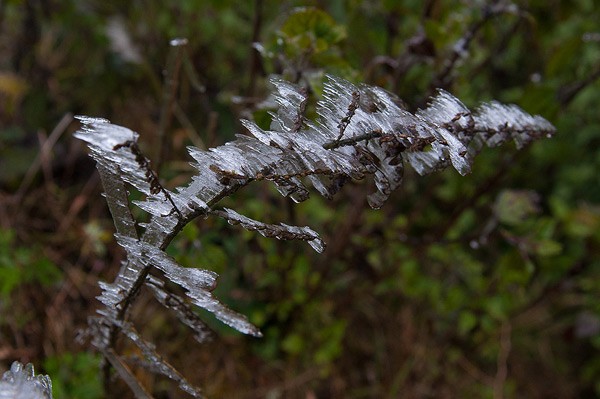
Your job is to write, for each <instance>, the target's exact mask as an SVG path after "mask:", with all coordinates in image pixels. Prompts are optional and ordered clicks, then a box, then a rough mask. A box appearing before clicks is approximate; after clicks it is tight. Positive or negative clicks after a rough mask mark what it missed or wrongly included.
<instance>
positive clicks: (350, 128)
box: [76, 76, 555, 395]
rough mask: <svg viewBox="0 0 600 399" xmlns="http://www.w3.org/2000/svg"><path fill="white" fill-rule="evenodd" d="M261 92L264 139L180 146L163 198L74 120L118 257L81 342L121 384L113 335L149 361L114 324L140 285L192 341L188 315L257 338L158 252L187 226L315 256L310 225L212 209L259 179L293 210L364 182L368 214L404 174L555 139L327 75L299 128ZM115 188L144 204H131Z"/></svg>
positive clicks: (505, 111)
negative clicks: (212, 223) (185, 153)
mask: <svg viewBox="0 0 600 399" xmlns="http://www.w3.org/2000/svg"><path fill="white" fill-rule="evenodd" d="M272 83H273V85H274V88H275V93H274V94H275V100H276V103H277V104H278V108H277V110H275V111H274V112H272V114H271V115H272V116H273V121H272V123H271V126H270V129H268V130H265V129H262V128H260V127H259V126H258V125H257V124H255V123H254V122H252V121H248V120H246V121H243V124H244V126H245V127H246V128H247V130H248V132H249V134H250V135H238V136H237V138H236V140H235V141H232V142H229V143H226V144H225V145H222V146H219V147H216V148H211V149H209V150H201V149H198V148H190V149H189V153H190V155H191V156H192V158H193V159H194V160H195V163H194V164H193V165H194V166H195V168H196V169H197V171H198V173H197V174H196V175H195V176H194V177H193V178H192V180H191V182H190V183H189V184H188V185H187V186H185V187H180V188H177V189H175V190H174V191H169V190H167V189H166V188H164V187H163V186H162V185H161V183H160V180H159V177H158V175H157V174H156V173H155V172H154V171H153V170H152V168H151V162H150V160H149V159H148V158H146V157H145V156H144V154H143V153H142V151H141V150H140V148H139V147H138V144H137V140H138V135H137V134H136V133H134V132H132V131H130V130H128V129H126V128H124V127H120V126H117V125H113V124H111V123H110V122H108V121H106V120H103V119H95V118H88V117H79V119H80V121H81V122H82V124H83V128H82V129H81V130H80V131H79V132H77V134H76V137H78V138H80V139H82V140H84V141H86V142H87V143H88V146H89V148H90V150H91V155H92V157H93V158H94V159H95V160H96V162H97V165H98V170H99V172H100V175H101V177H102V183H103V185H104V189H105V191H106V199H107V202H108V205H109V208H110V211H111V213H112V216H113V219H114V222H115V226H116V230H117V234H116V237H117V241H118V243H119V244H120V245H121V246H122V247H123V248H124V249H125V250H126V252H127V260H126V261H124V262H123V266H122V268H121V271H120V272H119V275H118V276H117V278H116V279H115V281H114V282H113V283H101V288H102V294H101V295H100V296H99V300H100V301H101V302H102V303H103V304H104V305H105V307H104V308H102V309H100V310H99V312H98V313H99V316H98V317H94V318H91V319H90V332H91V335H92V336H93V339H92V343H93V344H94V345H95V346H96V347H98V348H99V350H100V351H101V352H102V353H104V354H105V356H107V359H108V360H109V362H110V363H111V364H113V366H114V367H116V368H118V369H120V370H121V371H122V373H123V375H124V378H128V377H127V376H128V372H127V369H126V367H125V365H124V363H123V362H122V359H121V358H120V357H119V356H118V355H117V354H116V351H115V349H114V345H115V341H116V340H115V336H116V334H118V333H119V332H122V333H124V334H125V335H127V336H129V338H130V339H132V340H133V341H134V342H136V344H138V345H139V346H140V348H142V350H143V351H144V353H145V355H146V356H147V357H149V358H151V359H154V355H153V353H154V352H151V351H149V349H148V348H149V347H147V346H146V343H145V341H143V340H141V337H140V336H139V334H137V332H135V330H133V327H132V326H130V325H127V328H125V326H126V324H124V323H125V318H126V315H127V311H128V309H129V308H130V307H131V306H132V304H133V303H134V301H135V298H136V294H137V293H138V291H139V290H140V289H141V288H142V287H143V286H144V285H146V286H148V287H149V288H150V290H151V291H152V292H153V293H154V295H155V297H156V298H157V300H158V301H159V302H160V303H161V304H163V305H164V306H165V307H167V308H168V309H169V310H170V311H172V312H174V313H175V315H176V316H177V317H178V318H179V319H180V320H181V321H182V322H183V323H184V324H186V325H188V326H189V327H190V328H192V330H194V333H195V336H196V338H197V339H198V340H199V341H203V340H205V339H206V337H207V336H208V334H209V330H208V328H206V326H205V325H204V323H203V322H202V320H200V318H199V316H197V315H196V314H195V313H194V312H193V310H192V307H191V305H195V306H198V307H201V308H204V309H206V310H208V311H209V312H211V313H213V314H214V315H215V317H216V318H217V319H218V320H220V321H221V322H223V323H225V324H227V325H229V326H231V327H232V328H234V329H236V330H238V331H240V332H242V333H245V334H249V335H254V336H260V335H261V333H260V331H259V330H258V328H256V327H255V326H253V325H252V324H251V323H250V322H249V321H248V319H247V318H246V317H245V316H243V315H240V314H238V313H236V312H235V311H233V310H231V309H229V308H227V307H226V306H225V305H223V304H222V303H221V302H220V301H219V300H218V299H217V298H216V297H215V296H214V295H213V293H212V291H213V289H214V288H215V286H216V284H217V277H218V276H217V275H216V273H214V272H211V271H208V270H203V269H201V267H203V266H205V265H187V266H192V267H183V266H181V265H179V264H177V262H176V261H175V260H174V259H173V258H171V257H170V256H168V255H167V254H166V252H165V249H166V248H167V246H168V245H169V243H170V242H171V240H172V239H173V238H174V237H175V236H176V235H177V233H178V232H179V231H181V229H182V228H183V227H184V226H185V224H187V223H188V222H190V221H191V220H193V219H194V218H196V217H198V216H218V217H221V218H224V219H226V220H227V221H228V222H229V223H231V224H239V225H241V226H242V227H244V228H246V229H248V230H251V231H257V232H258V233H260V234H262V235H263V236H266V237H274V238H278V239H286V240H288V239H295V240H304V241H307V242H308V243H309V244H310V245H311V246H312V247H313V248H314V249H315V250H317V251H318V252H321V251H323V249H324V243H323V241H322V240H321V238H320V237H319V236H318V234H317V233H316V232H315V231H313V230H312V229H310V228H309V227H298V226H290V225H287V224H284V223H279V224H269V223H264V222H261V221H257V220H253V219H250V218H248V217H246V216H243V215H241V214H239V213H237V212H235V211H234V210H231V209H216V208H215V207H216V206H217V204H218V203H219V202H220V201H221V200H222V199H224V198H226V197H228V196H230V195H232V194H233V193H234V192H236V191H237V190H239V189H241V188H243V187H245V186H246V185H249V184H251V183H253V182H255V181H264V180H267V181H270V182H272V183H273V184H274V185H275V186H276V188H277V190H278V191H279V192H280V193H281V194H282V195H284V196H288V197H290V198H292V199H293V200H295V201H304V200H306V199H307V198H308V197H309V188H308V187H307V185H308V183H310V185H312V186H313V187H314V189H316V190H317V191H318V192H319V193H320V194H322V195H323V196H325V197H327V198H330V197H332V196H333V195H334V194H335V193H336V192H337V191H338V190H339V189H340V188H341V187H343V186H344V185H345V184H346V183H348V182H349V181H351V180H356V179H363V178H366V177H369V176H372V178H373V181H374V185H375V192H373V193H372V194H370V195H369V196H368V201H369V204H370V206H371V207H373V208H379V207H381V206H382V205H383V203H384V202H385V201H386V200H387V199H388V197H389V196H390V194H391V193H392V192H393V191H394V190H396V189H397V188H398V187H400V185H401V183H402V179H403V174H404V168H405V166H406V165H410V166H411V167H412V168H413V169H414V170H415V171H416V172H418V173H419V174H422V175H423V174H427V173H431V172H434V171H438V170H442V169H444V168H446V167H449V166H452V167H453V168H454V169H456V170H457V171H458V173H460V174H461V175H465V174H467V173H469V172H470V170H471V166H472V164H473V159H474V157H475V156H476V155H477V154H478V153H479V152H480V151H481V149H482V148H483V146H484V145H487V146H490V147H495V146H497V145H499V144H502V143H504V142H506V141H509V140H512V141H514V142H515V143H516V147H517V148H518V149H520V148H522V147H523V146H525V145H527V144H528V143H530V142H531V141H533V140H536V139H539V138H542V137H550V136H551V135H553V134H554V131H555V129H554V127H553V126H552V125H551V124H550V123H549V122H548V121H547V120H545V119H544V118H542V117H540V116H532V115H529V114H527V113H526V112H525V111H523V110H522V109H520V108H518V107H517V106H514V105H503V104H499V103H497V102H491V103H486V104H482V105H481V106H479V107H478V108H476V109H475V110H474V111H471V110H469V109H468V108H467V107H466V106H465V105H464V104H463V103H462V102H461V101H460V100H458V99H457V98H456V97H454V96H453V95H451V94H450V93H448V92H446V91H443V90H439V91H438V93H437V95H436V96H435V97H433V98H432V99H431V100H430V102H429V104H428V105H427V106H426V107H425V108H424V109H421V110H418V111H417V112H415V113H411V112H409V111H407V110H406V109H404V108H402V107H401V106H400V105H399V104H401V101H400V100H399V99H398V98H396V97H395V96H394V95H393V94H391V93H389V92H386V91H385V90H383V89H381V88H379V87H374V86H368V85H364V84H360V85H355V84H352V83H350V82H348V81H346V80H343V79H340V78H336V77H333V76H329V77H328V78H327V82H326V83H325V86H324V91H323V99H322V100H321V101H319V102H318V103H317V108H316V111H317V114H318V117H317V118H316V119H315V120H310V119H308V118H307V117H306V115H305V114H306V112H305V111H306V107H307V102H308V98H307V91H306V90H304V89H303V88H301V87H299V86H296V85H293V84H291V83H289V82H286V81H283V80H281V79H272ZM126 185H129V186H132V187H133V188H135V189H137V190H138V191H139V192H141V193H142V194H143V195H145V198H144V199H142V200H137V201H131V202H130V201H129V200H128V193H127V189H126V187H127V186H126ZM130 203H132V204H134V205H136V206H138V207H139V208H141V209H142V210H144V211H146V212H148V213H149V214H150V215H151V219H150V221H149V222H148V223H145V224H141V223H137V222H136V221H135V220H134V218H133V216H132V213H131V211H130V208H129V207H130ZM138 232H140V233H138ZM142 232H143V233H142ZM196 266H199V267H200V268H195V267H196ZM151 271H156V272H155V273H152V274H150V273H151ZM165 281H169V282H171V283H175V284H177V285H179V286H180V287H181V288H183V290H184V291H185V294H186V296H187V298H186V297H183V296H179V295H176V294H174V293H171V292H169V291H168V288H167V284H165V283H164V282H165ZM146 349H148V350H146ZM152 350H153V349H152ZM156 359H159V360H160V358H159V357H156ZM157 367H163V369H162V371H161V372H162V373H163V374H165V375H168V376H169V377H171V376H175V377H174V378H175V380H177V381H178V382H179V383H180V386H181V387H182V389H184V390H186V391H188V392H191V391H190V389H191V388H190V387H189V386H188V385H186V384H187V383H186V382H185V380H183V377H181V376H180V375H178V374H177V375H175V374H173V373H172V370H171V368H170V366H168V364H167V363H166V362H162V363H160V364H158V365H157ZM132 389H133V388H132ZM135 389H138V388H137V387H136V388H135ZM140 392H141V391H140ZM140 395H142V394H141V393H140ZM198 395H199V391H198Z"/></svg>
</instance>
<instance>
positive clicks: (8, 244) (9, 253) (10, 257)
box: [0, 229, 62, 312]
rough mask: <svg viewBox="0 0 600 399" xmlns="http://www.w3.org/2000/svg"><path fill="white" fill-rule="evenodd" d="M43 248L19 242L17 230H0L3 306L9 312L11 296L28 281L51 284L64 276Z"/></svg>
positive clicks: (29, 282) (1, 302)
mask: <svg viewBox="0 0 600 399" xmlns="http://www.w3.org/2000/svg"><path fill="white" fill-rule="evenodd" d="M42 252H43V250H42V249H41V248H39V247H27V246H24V245H16V243H15V236H14V232H13V231H11V230H2V229H0V300H1V301H0V305H1V307H2V309H3V311H4V312H5V311H7V310H8V309H9V308H10V306H11V304H10V302H11V295H12V294H13V292H14V291H15V290H16V289H18V288H19V287H21V286H24V285H28V284H41V285H50V284H55V283H57V282H58V281H60V280H61V279H62V273H61V271H60V269H59V268H58V267H56V265H54V264H53V263H52V262H51V261H50V260H49V259H48V258H46V257H45V256H44V255H43V254H42Z"/></svg>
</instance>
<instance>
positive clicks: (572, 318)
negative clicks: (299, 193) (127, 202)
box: [0, 0, 600, 399]
mask: <svg viewBox="0 0 600 399" xmlns="http://www.w3.org/2000/svg"><path fill="white" fill-rule="evenodd" d="M598 21H600V6H599V5H598V3H597V2H596V1H593V0H569V1H566V0H565V1H561V0H550V1H547V0H544V1H542V0H529V1H514V2H508V1H478V0H462V1H458V0H456V1H451V0H428V1H408V0H406V1H359V0H334V1H312V2H311V1H306V2H298V1H272V0H254V1H248V2H238V1H231V0H218V1H216V0H185V1H162V2H158V1H144V0H132V1H129V2H117V1H94V0H61V1H56V0H6V1H2V2H1V3H0V54H2V57H0V370H6V369H8V368H9V367H10V364H11V363H12V361H14V360H20V361H23V362H32V363H33V364H34V365H35V366H36V370H37V371H39V372H42V373H47V374H49V375H50V376H51V378H52V381H53V384H54V393H55V397H56V398H90V399H93V398H102V397H104V396H105V394H104V393H103V390H102V381H101V379H100V374H99V371H98V370H99V369H98V365H99V363H100V360H101V359H100V357H99V356H98V355H97V354H95V353H94V352H93V351H92V350H91V349H90V346H89V345H88V344H86V343H85V342H83V343H78V342H76V340H75V337H76V335H77V333H78V331H79V330H80V329H82V328H85V326H86V318H87V317H88V316H90V315H92V314H93V313H94V310H95V309H96V308H97V306H98V303H97V302H96V300H95V296H96V295H98V294H99V288H98V286H97V282H98V281H99V280H103V281H112V279H113V278H114V276H115V274H116V273H117V271H118V268H119V262H120V261H121V260H122V258H123V251H122V250H121V249H120V248H119V247H118V246H117V245H116V243H115V242H114V240H113V237H112V234H113V231H114V230H113V225H112V220H111V218H110V215H109V212H108V209H107V207H106V205H105V203H104V200H103V198H102V197H101V192H102V187H101V185H100V181H99V178H98V176H97V174H96V172H95V169H94V164H93V162H92V161H91V160H90V159H89V158H88V157H87V155H86V150H85V148H84V146H83V144H82V143H81V142H79V141H78V140H76V139H74V138H73V136H72V134H73V132H74V131H75V130H76V129H77V128H78V123H77V122H76V121H74V119H73V115H76V114H84V115H90V116H100V117H105V118H108V119H110V120H111V121H112V122H114V123H118V124H122V125H124V126H127V127H129V128H131V129H133V130H135V131H137V132H139V133H140V134H141V139H140V146H141V148H142V150H143V151H144V152H145V153H146V155H147V156H148V157H149V158H151V159H152V160H153V162H154V163H153V164H154V165H155V166H156V168H157V169H159V170H160V176H161V181H162V183H163V184H164V185H165V186H166V187H169V188H173V187H176V186H179V185H183V184H185V183H186V182H187V181H188V180H189V179H190V176H191V175H192V173H193V171H192V170H191V167H190V166H189V164H188V162H189V161H190V158H189V157H188V156H187V153H186V150H185V147H186V146H188V145H194V146H198V147H202V148H208V147H212V146H216V145H220V144H223V143H225V142H227V141H229V140H232V139H233V138H234V134H236V133H243V128H242V127H241V125H240V124H239V122H238V120H239V118H241V117H244V118H253V119H255V120H256V121H257V122H258V123H260V124H263V125H265V126H268V113H267V111H268V107H269V101H268V95H269V90H270V87H269V84H268V76H269V75H271V74H278V75H282V76H284V77H285V78H286V79H289V80H291V81H294V82H298V83H300V84H302V85H304V86H306V87H307V88H308V89H309V91H310V93H311V95H313V96H314V98H318V97H319V95H320V94H321V89H322V84H323V79H324V76H325V74H326V73H331V74H335V75H338V76H341V77H344V78H346V79H349V80H351V81H354V82H365V83H369V84H375V85H379V86H382V87H384V88H386V89H387V90H389V91H391V92H394V93H396V94H397V95H398V96H400V97H401V98H402V100H404V101H405V103H406V105H407V107H408V108H409V109H411V110H413V111H414V110H415V109H417V108H418V107H420V106H421V107H422V106H424V104H426V101H427V97H428V96H429V95H430V94H432V93H434V90H435V88H436V87H443V88H445V89H447V90H449V91H450V92H452V93H453V94H454V95H456V96H457V97H458V98H460V99H461V100H462V101H463V102H464V103H465V104H466V105H467V106H469V107H475V106H477V104H478V103H480V102H482V101H489V100H492V99H496V100H498V101H501V102H507V103H515V104H518V105H519V106H521V107H522V108H523V109H525V110H526V111H527V112H530V113H533V114H540V115H542V116H544V117H545V118H547V119H548V120H550V121H551V122H552V123H553V124H554V125H555V126H556V127H557V134H556V136H555V137H554V138H552V139H547V140H542V141H539V142H536V143H533V144H532V145H530V146H528V147H527V148H525V149H523V150H521V151H517V150H516V149H515V148H514V145H506V146H504V147H501V148H494V149H486V150H484V151H483V153H482V154H481V155H480V156H479V158H478V159H477V161H476V162H475V165H474V167H473V173H472V174H471V175H469V176H466V177H461V176H459V175H458V174H457V173H456V172H454V171H452V170H448V171H444V172H441V173H436V174H432V175H430V176H424V177H421V176H418V175H416V174H415V173H414V172H412V171H410V170H407V172H406V176H405V183H404V186H403V187H402V188H401V189H400V190H399V191H398V192H396V193H395V194H394V195H393V196H392V198H391V199H390V200H389V201H388V203H387V204H386V206H385V207H384V208H383V209H380V210H377V211H373V210H370V209H368V206H367V203H366V195H367V194H368V192H370V190H371V187H369V185H368V184H367V183H364V182H356V183H355V184H352V185H349V186H348V187H346V188H345V189H344V190H343V192H342V193H340V194H339V195H338V196H337V198H335V199H334V200H333V201H327V200H324V199H322V198H320V197H319V196H318V195H317V193H313V195H312V196H311V198H310V199H309V200H308V201H306V202H305V203H302V204H299V205H295V204H293V203H291V202H289V201H288V200H286V199H284V198H281V197H279V196H278V194H277V193H276V192H275V190H273V189H272V188H271V187H269V186H268V185H266V184H265V185H261V184H256V185H254V186H250V187H248V188H246V189H245V190H243V191H241V192H239V193H237V194H235V196H233V197H231V198H229V199H227V200H226V202H225V205H227V206H228V207H231V208H233V209H236V210H237V211H238V212H240V213H243V214H245V215H248V216H250V217H254V218H257V219H260V220H266V221H271V222H285V223H289V224H298V225H309V226H311V227H312V228H313V229H315V230H316V231H318V232H319V233H321V234H322V235H323V237H324V238H325V240H326V241H327V243H328V248H327V250H326V251H325V252H324V254H322V255H318V254H315V253H313V251H312V250H311V249H310V248H309V247H308V246H307V245H305V244H303V243H293V242H279V241H276V240H271V239H265V238H262V237H260V236H258V235H256V234H253V233H249V232H246V231H242V230H240V229H238V228H236V227H233V226H228V225H227V224H226V223H224V222H219V221H217V220H212V219H207V220H199V221H197V222H196V223H192V224H190V225H188V226H187V227H186V228H185V229H184V230H183V231H182V233H181V234H180V235H179V236H178V237H177V238H176V240H175V241H174V243H173V244H172V245H171V247H170V248H169V253H170V254H171V255H173V256H175V257H176V258H177V259H178V260H179V261H180V262H182V263H183V264H185V265H187V266H191V267H203V268H209V269H211V270H214V271H217V272H218V273H219V274H220V275H221V278H220V285H219V287H218V288H217V290H216V293H217V295H218V296H219V297H220V298H221V299H222V300H223V301H224V302H225V303H227V304H228V305H229V306H231V307H232V308H234V309H236V310H238V311H240V312H242V313H244V314H246V315H248V317H249V318H250V319H251V320H252V321H253V322H254V323H255V324H256V325H258V326H259V327H260V328H261V330H262V331H263V333H264V338H262V339H254V338H249V337H246V336H242V335H240V334H237V333H235V332H234V331H232V330H230V329H228V328H226V327H223V326H221V325H219V324H218V323H217V322H214V321H211V319H210V317H208V321H209V323H210V324H211V326H212V327H213V328H214V329H215V331H216V333H217V334H216V337H215V339H214V340H213V342H211V343H206V344H203V345H199V344H196V343H194V342H193V340H192V337H191V334H190V332H189V331H187V330H186V328H185V327H184V326H182V325H179V324H178V323H177V321H176V319H174V318H173V316H172V315H170V314H168V313H167V312H165V311H164V310H163V309H161V307H160V305H159V304H157V303H155V302H153V300H152V299H151V297H150V296H145V295H144V294H142V295H141V296H140V298H139V300H138V303H137V305H136V306H135V307H134V309H133V312H132V319H133V320H134V321H135V322H136V324H137V325H138V326H139V329H140V330H141V331H142V333H143V335H144V336H145V337H146V338H147V339H149V340H152V341H153V342H155V343H156V345H157V347H158V350H159V352H161V353H162V354H164V356H165V358H167V359H168V360H169V361H170V362H171V363H172V364H173V365H175V366H177V367H178V369H179V370H180V371H181V372H182V373H183V374H184V375H185V376H186V377H187V378H188V379H189V380H190V381H192V382H193V383H195V384H197V385H199V386H201V387H203V389H204V391H205V392H206V394H207V396H209V397H214V398H306V399H309V398H457V397H460V398H503V397H506V398H510V397H515V398H516V397H518V398H595V397H599V396H600V356H599V355H600V300H599V298H600V278H599V277H600V276H599V274H600V256H599V255H600V248H599V244H600V184H599V183H600V173H599V170H600V151H599V148H600V114H599V113H598V107H599V104H600V83H599V77H600V26H599V25H598ZM177 37H184V38H187V40H188V44H187V46H185V47H184V48H182V49H180V50H181V51H180V52H179V53H178V52H177V51H174V50H173V49H172V48H170V46H169V41H170V40H171V39H173V38H177ZM178 51H179V50H178ZM169 81H172V82H175V84H171V85H170V86H169V83H168V82H169ZM169 87H170V88H172V89H173V90H172V91H169ZM170 94H172V95H170ZM170 98H171V99H170ZM310 112H313V113H314V110H313V111H311V110H310V109H309V113H310ZM139 216H140V217H143V215H141V212H140V213H139ZM132 367H133V368H134V369H135V365H132ZM135 370H136V375H137V376H138V378H139V379H140V380H142V381H143V383H144V385H145V386H147V387H149V389H150V390H151V391H152V392H153V393H154V395H155V396H156V397H157V398H180V397H181V398H184V397H187V396H186V395H185V394H184V393H182V392H179V391H177V388H176V386H175V385H174V384H172V383H171V382H169V381H167V380H164V379H160V378H156V377H153V376H152V375H151V374H150V373H148V372H147V371H144V370H141V369H140V370H137V369H135ZM112 384H113V389H114V391H113V392H119V393H118V395H117V394H116V393H113V395H117V396H114V397H123V398H126V397H130V396H131V394H130V393H129V392H128V391H127V388H126V387H125V386H124V384H123V383H122V382H119V381H118V380H115V381H114V382H113V383H112Z"/></svg>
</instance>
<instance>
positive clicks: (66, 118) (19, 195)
mask: <svg viewBox="0 0 600 399" xmlns="http://www.w3.org/2000/svg"><path fill="white" fill-rule="evenodd" d="M71 122H73V114H71V113H70V112H68V113H66V114H64V115H63V117H62V118H61V119H60V121H59V122H58V124H57V125H56V126H55V127H54V129H53V130H52V132H51V133H50V135H49V136H48V139H47V140H46V141H44V143H43V144H42V146H41V148H40V152H39V153H38V155H37V156H36V157H35V159H34V160H33V162H32V163H31V166H30V167H29V169H28V170H27V173H26V174H25V176H24V177H23V181H22V182H21V185H20V186H19V189H18V190H17V192H16V193H15V195H14V197H13V201H14V203H19V202H21V200H22V199H23V195H25V193H26V192H27V190H28V189H29V187H30V186H31V183H32V182H33V178H34V177H35V175H36V174H37V173H38V172H39V170H40V168H41V167H42V161H43V160H45V159H48V157H49V156H50V153H51V151H52V148H54V145H55V144H56V143H57V142H58V139H59V138H60V137H61V136H62V135H63V133H64V132H65V131H66V130H67V128H68V127H69V125H70V124H71Z"/></svg>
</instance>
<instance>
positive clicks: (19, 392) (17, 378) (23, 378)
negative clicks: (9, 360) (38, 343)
mask: <svg viewBox="0 0 600 399" xmlns="http://www.w3.org/2000/svg"><path fill="white" fill-rule="evenodd" d="M0 399H52V381H51V380H50V377H48V376H47V375H37V376H36V375H35V372H34V370H33V365H32V364H31V363H28V364H26V365H25V366H23V364H21V363H19V362H14V363H13V364H12V366H10V370H8V371H7V372H5V373H4V374H3V375H2V378H1V379H0Z"/></svg>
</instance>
